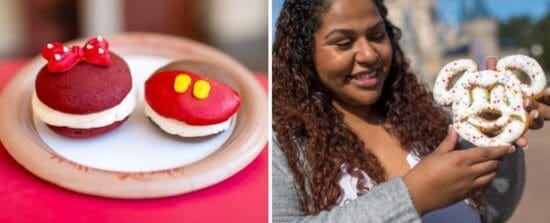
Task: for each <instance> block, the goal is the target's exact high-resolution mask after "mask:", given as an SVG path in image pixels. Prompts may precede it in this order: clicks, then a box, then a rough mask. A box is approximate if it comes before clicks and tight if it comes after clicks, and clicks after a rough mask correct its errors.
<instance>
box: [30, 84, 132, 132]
mask: <svg viewBox="0 0 550 223" xmlns="http://www.w3.org/2000/svg"><path fill="white" fill-rule="evenodd" d="M136 103H137V93H136V90H135V87H132V89H131V90H130V92H128V94H127V95H126V97H125V98H124V99H123V100H122V102H121V103H120V104H118V105H116V106H114V107H112V108H110V109H107V110H104V111H100V112H95V113H89V114H83V115H76V114H70V113H65V112H61V111H57V110H55V109H53V108H50V107H48V106H47V105H46V104H44V103H43V102H42V101H40V99H39V98H38V96H37V95H36V92H34V94H33V96H32V108H33V111H34V114H36V116H38V118H39V119H40V120H42V121H43V122H44V123H46V124H49V125H53V126H62V127H69V128H76V129H90V128H98V127H104V126H107V125H110V124H112V123H114V122H117V121H121V120H123V119H125V118H126V117H128V115H130V113H132V111H133V110H134V108H135V106H136Z"/></svg>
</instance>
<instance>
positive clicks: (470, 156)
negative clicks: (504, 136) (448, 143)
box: [457, 145, 516, 164]
mask: <svg viewBox="0 0 550 223" xmlns="http://www.w3.org/2000/svg"><path fill="white" fill-rule="evenodd" d="M515 151H516V148H515V147H514V146H511V145H510V146H490V147H476V148H472V149H466V150H461V151H457V152H460V153H462V157H463V159H465V161H466V162H467V163H470V164H476V163H480V162H483V161H487V160H498V159H501V158H502V157H504V156H506V155H508V154H512V153H514V152H515Z"/></svg>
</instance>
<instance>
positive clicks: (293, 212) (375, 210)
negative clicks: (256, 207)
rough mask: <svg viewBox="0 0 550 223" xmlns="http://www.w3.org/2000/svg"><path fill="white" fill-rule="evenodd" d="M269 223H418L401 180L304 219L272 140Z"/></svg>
mask: <svg viewBox="0 0 550 223" xmlns="http://www.w3.org/2000/svg"><path fill="white" fill-rule="evenodd" d="M272 151H273V152H272V153H273V156H272V166H273V172H272V185H273V187H272V188H273V191H272V204H273V206H272V207H273V209H272V210H273V211H272V217H273V222H274V223H277V222H421V220H420V216H419V215H418V212H417V211H416V209H415V208H414V206H413V203H412V200H411V196H410V195H409V192H408V189H407V186H406V185H405V182H403V179H402V178H400V177H398V178H395V179H392V180H389V181H387V182H385V183H382V184H380V185H378V186H376V187H374V188H373V189H372V190H370V191H369V192H368V193H367V194H365V195H363V196H361V197H359V198H357V199H355V200H353V201H351V202H350V203H349V204H346V205H344V206H337V207H334V208H332V209H331V210H330V211H323V212H321V213H320V214H318V215H316V216H312V215H309V216H306V215H305V214H304V212H303V207H302V202H301V200H300V197H299V196H298V192H297V190H296V187H295V182H294V178H293V175H292V172H291V170H290V168H289V166H288V163H287V160H286V157H285V155H284V154H283V152H282V151H281V149H280V148H279V146H278V145H277V143H276V142H275V140H273V149H272Z"/></svg>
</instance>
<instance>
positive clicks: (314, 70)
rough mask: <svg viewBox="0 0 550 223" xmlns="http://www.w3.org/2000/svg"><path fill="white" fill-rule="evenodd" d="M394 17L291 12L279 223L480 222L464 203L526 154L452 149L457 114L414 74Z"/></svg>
mask: <svg viewBox="0 0 550 223" xmlns="http://www.w3.org/2000/svg"><path fill="white" fill-rule="evenodd" d="M387 14H388V12H387V9H386V8H385V6H384V5H383V2H382V0H355V1H354V0H332V1H323V0H287V1H286V2H285V3H284V6H283V9H282V11H281V14H280V18H279V21H278V23H277V33H276V40H275V43H274V51H273V118H274V125H273V127H274V130H275V132H276V133H275V134H274V137H275V139H276V142H274V143H273V144H274V148H273V193H272V194H273V221H274V222H289V221H304V222H307V221H312V222H319V221H327V222H364V221H367V222H388V221H391V222H414V221H420V216H424V220H426V221H429V217H430V216H433V215H434V213H435V214H437V212H444V213H443V216H448V217H449V220H450V219H452V218H455V217H458V216H460V218H459V220H460V222H472V221H474V222H475V221H479V214H478V212H477V209H476V208H475V206H476V202H472V201H471V200H470V201H469V202H468V203H469V204H466V202H464V201H463V200H464V199H466V198H468V197H470V196H471V195H473V194H474V193H476V192H480V191H483V189H484V188H485V187H486V186H487V185H488V184H489V183H490V182H491V180H492V179H493V178H494V176H495V170H496V168H497V166H498V164H499V160H500V159H501V158H502V157H503V156H505V155H507V154H510V153H513V152H514V151H515V148H514V147H505V146H503V147H480V148H471V149H468V150H460V151H453V149H454V147H455V144H456V141H457V135H456V133H455V132H454V131H453V130H452V129H449V128H448V126H449V124H450V119H449V116H448V114H446V113H445V112H444V111H442V110H441V109H440V108H438V107H436V106H434V102H433V99H432V97H431V94H430V93H429V92H428V91H426V90H425V89H424V87H423V86H422V85H420V84H419V83H418V81H417V79H416V77H415V75H414V74H412V73H411V72H410V71H409V69H408V68H409V64H408V62H407V61H406V59H405V56H404V55H403V52H402V50H401V48H400V46H399V44H398V40H399V38H400V31H399V29H398V28H397V27H395V26H394V25H393V24H392V23H391V22H390V21H388V20H387ZM487 67H488V68H492V69H494V67H495V60H494V58H493V59H490V60H488V62H487ZM536 107H543V105H540V106H538V104H536V103H535V102H531V106H530V107H529V108H528V109H533V111H531V114H530V115H531V118H532V119H533V120H532V123H533V126H532V127H534V128H540V127H542V123H543V121H542V117H541V115H540V113H539V111H537V110H536V109H535V108H536ZM526 108H527V107H526ZM543 114H544V113H543ZM535 117H536V119H535ZM516 144H517V145H518V146H520V147H524V146H526V145H527V141H526V140H525V139H524V138H521V139H519V140H518V141H516ZM419 157H422V160H421V161H420V162H418V159H419ZM416 163H418V164H417V165H416ZM415 165H416V166H415ZM412 166H414V168H412V169H411V167H412ZM449 205H451V206H450V207H448V208H444V209H439V208H442V207H446V206H449ZM436 209H439V210H437V211H433V210H436ZM430 211H432V212H430ZM439 215H440V216H441V214H439Z"/></svg>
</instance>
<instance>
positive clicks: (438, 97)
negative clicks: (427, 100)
mask: <svg viewBox="0 0 550 223" xmlns="http://www.w3.org/2000/svg"><path fill="white" fill-rule="evenodd" d="M466 71H468V72H472V73H473V72H477V64H476V63H475V62H474V61H473V60H470V59H460V60H455V61H453V62H450V63H448V64H447V65H445V66H444V67H443V68H442V69H441V71H439V74H438V75H437V79H436V81H435V85H434V92H433V93H434V99H435V101H436V102H437V103H439V104H441V105H450V104H451V103H452V102H453V92H452V88H454V86H453V87H452V88H451V87H449V85H450V84H451V83H453V80H455V79H456V78H462V77H457V76H458V75H461V74H464V72H466ZM455 83H456V82H455Z"/></svg>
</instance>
